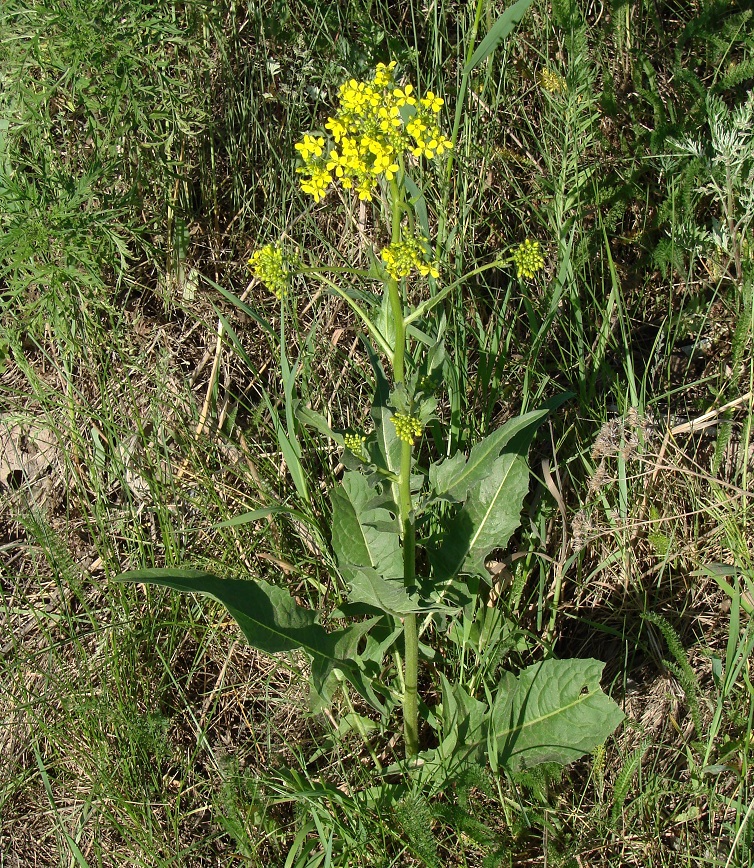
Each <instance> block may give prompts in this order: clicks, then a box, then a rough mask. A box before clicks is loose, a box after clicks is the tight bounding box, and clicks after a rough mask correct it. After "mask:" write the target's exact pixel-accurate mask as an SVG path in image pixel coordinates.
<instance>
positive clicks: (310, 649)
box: [115, 569, 381, 710]
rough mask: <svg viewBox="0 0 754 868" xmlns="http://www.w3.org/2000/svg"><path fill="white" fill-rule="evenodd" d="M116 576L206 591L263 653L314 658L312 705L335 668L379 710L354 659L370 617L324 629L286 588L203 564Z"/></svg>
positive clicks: (323, 696)
mask: <svg viewBox="0 0 754 868" xmlns="http://www.w3.org/2000/svg"><path fill="white" fill-rule="evenodd" d="M115 581H117V582H144V583H145V584H151V585H160V586H161V587H164V588H172V589H173V590H176V591H183V592H187V593H198V594H206V595H207V596H209V597H212V598H213V599H215V600H217V601H218V602H219V603H222V604H223V606H225V608H226V609H227V610H228V612H229V613H230V614H231V615H232V617H233V618H234V619H235V621H236V622H237V624H238V626H239V627H240V628H241V631H242V632H243V634H244V636H245V637H246V639H247V640H248V641H249V644H250V645H252V646H253V647H254V648H257V649H259V650H260V651H264V652H266V653H267V654H277V653H280V652H284V651H295V650H297V649H299V648H300V649H302V650H303V651H305V652H306V653H307V654H308V655H309V656H310V657H311V659H312V696H311V699H312V708H313V709H314V710H320V709H321V708H323V707H324V706H325V705H327V704H328V703H329V701H330V699H331V698H332V694H333V691H334V689H335V686H336V681H337V678H336V675H335V673H336V671H340V672H342V673H343V674H344V675H345V676H346V677H347V678H348V680H349V681H350V682H351V683H352V684H353V685H354V687H355V688H356V689H357V690H358V691H359V693H360V694H361V695H362V696H363V697H364V698H365V699H366V700H367V701H368V702H370V703H372V704H373V705H374V706H375V708H377V709H379V710H381V703H380V702H379V700H377V698H376V696H375V695H374V692H373V691H372V689H371V686H370V685H369V684H368V682H367V681H366V680H365V678H364V676H363V673H362V672H361V671H360V669H359V667H358V665H357V662H356V650H357V646H358V643H359V640H360V639H361V637H362V636H363V635H364V633H365V632H366V631H367V630H369V628H370V627H371V626H372V624H373V623H374V620H371V621H364V622H361V623H358V624H352V625H351V626H350V627H348V628H347V629H345V630H334V631H332V632H328V631H327V630H325V628H324V627H323V626H322V625H321V624H318V623H316V620H315V619H316V613H315V612H312V611H311V610H310V609H304V608H303V607H302V606H299V605H298V603H296V601H295V600H294V599H293V597H291V595H290V594H289V593H288V592H287V591H286V590H285V589H284V588H279V587H277V586H275V585H271V584H269V583H268V582H264V581H262V580H256V581H242V580H239V579H219V578H217V576H213V575H212V574H211V573H207V572H204V571H202V570H179V569H145V570H132V571H130V572H127V573H123V574H122V575H120V576H118V577H117V578H116V579H115Z"/></svg>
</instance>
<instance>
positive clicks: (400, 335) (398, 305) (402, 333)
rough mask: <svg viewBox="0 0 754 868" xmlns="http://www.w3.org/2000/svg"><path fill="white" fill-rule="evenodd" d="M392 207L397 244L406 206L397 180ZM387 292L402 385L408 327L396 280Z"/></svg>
mask: <svg viewBox="0 0 754 868" xmlns="http://www.w3.org/2000/svg"><path fill="white" fill-rule="evenodd" d="M390 205H391V226H390V243H391V244H396V243H397V242H399V241H400V240H401V216H402V214H403V209H404V207H405V206H404V204H403V195H402V192H401V188H400V187H399V186H398V182H397V181H396V180H395V178H393V180H392V181H390ZM387 291H388V296H389V298H390V309H391V311H392V314H393V327H394V329H395V349H394V352H393V378H394V380H395V382H396V383H402V382H403V379H404V377H405V370H404V365H403V360H404V357H405V354H406V325H405V323H404V321H403V299H402V297H401V288H400V286H399V284H398V281H397V280H396V279H395V278H393V277H391V278H388V280H387Z"/></svg>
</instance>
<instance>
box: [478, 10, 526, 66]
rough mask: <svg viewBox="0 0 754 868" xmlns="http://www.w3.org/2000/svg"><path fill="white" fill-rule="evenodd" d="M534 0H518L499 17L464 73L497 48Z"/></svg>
mask: <svg viewBox="0 0 754 868" xmlns="http://www.w3.org/2000/svg"><path fill="white" fill-rule="evenodd" d="M531 4H532V0H518V3H514V4H513V6H511V7H510V8H509V9H506V10H505V12H503V14H502V15H501V16H500V17H499V18H498V19H497V21H496V22H495V23H494V24H493V25H492V27H490V29H489V32H488V33H487V35H486V36H485V37H484V39H483V40H482V41H481V42H480V43H479V45H478V47H477V49H476V51H475V52H474V53H473V54H472V55H471V60H469V62H468V63H467V64H466V66H465V67H464V68H463V74H464V75H468V74H469V73H470V72H471V71H472V70H473V69H475V68H476V67H477V66H478V65H479V64H480V63H481V62H482V61H483V60H486V59H487V58H488V57H489V56H490V54H492V52H493V51H494V50H495V49H496V48H497V46H498V44H499V43H500V42H502V40H503V39H505V38H506V37H507V36H508V35H509V34H510V32H511V31H512V30H513V28H514V27H515V26H516V25H517V24H518V23H519V21H520V20H521V19H522V18H523V17H524V13H525V12H526V10H527V9H528V8H529V7H530V6H531Z"/></svg>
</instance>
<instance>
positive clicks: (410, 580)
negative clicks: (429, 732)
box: [399, 442, 419, 759]
mask: <svg viewBox="0 0 754 868" xmlns="http://www.w3.org/2000/svg"><path fill="white" fill-rule="evenodd" d="M411 452H412V446H411V443H406V442H403V443H402V444H401V473H400V480H399V491H400V503H399V509H400V515H401V529H402V531H403V582H404V584H405V585H406V587H407V588H411V587H413V585H414V581H415V576H416V528H415V527H414V514H413V505H412V503H411ZM403 642H404V646H405V649H404V665H405V674H404V688H403V732H404V737H405V742H406V759H411V758H412V757H415V756H416V755H417V753H418V752H419V704H418V680H419V632H418V629H417V625H416V615H414V614H411V615H406V617H405V618H404V619H403Z"/></svg>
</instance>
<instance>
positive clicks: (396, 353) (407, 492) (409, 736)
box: [387, 179, 419, 759]
mask: <svg viewBox="0 0 754 868" xmlns="http://www.w3.org/2000/svg"><path fill="white" fill-rule="evenodd" d="M390 200H391V201H390V205H391V226H390V230H391V232H390V235H391V242H392V243H393V244H395V243H396V242H398V241H400V240H401V217H402V214H403V209H404V204H403V196H402V191H401V188H400V186H399V185H398V183H397V182H396V181H395V179H393V180H391V181H390ZM387 291H388V296H389V300H390V310H391V312H392V315H393V329H394V333H395V346H394V349H393V358H392V362H393V380H394V382H395V384H396V385H398V384H399V383H403V381H404V379H405V375H406V372H405V364H404V359H405V355H406V322H405V319H404V315H403V298H402V297H401V288H400V286H399V284H398V281H397V280H395V279H394V278H390V279H389V280H388V281H387ZM411 452H412V444H411V443H408V442H403V443H401V469H400V474H399V476H398V511H399V513H400V515H399V520H400V524H401V538H402V542H403V581H404V584H405V585H406V587H407V588H411V587H413V585H414V582H415V575H416V530H415V527H414V515H413V505H412V503H411ZM403 644H404V655H403V665H404V676H403V682H404V683H403V734H404V740H405V743H406V758H407V759H412V758H413V757H415V756H416V755H417V754H418V753H419V696H418V680H419V633H418V630H417V625H416V615H414V614H410V615H406V617H405V618H404V619H403Z"/></svg>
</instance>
